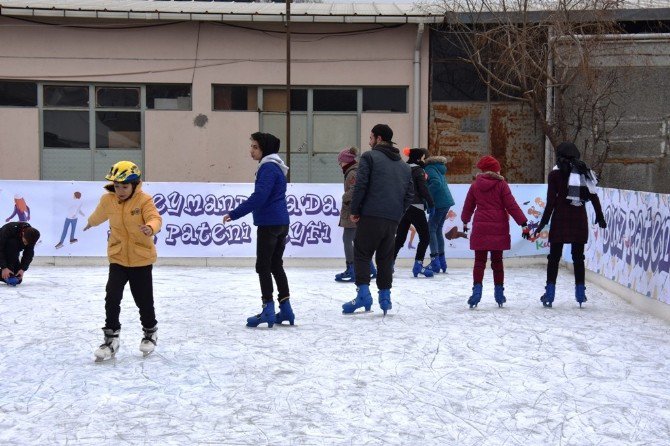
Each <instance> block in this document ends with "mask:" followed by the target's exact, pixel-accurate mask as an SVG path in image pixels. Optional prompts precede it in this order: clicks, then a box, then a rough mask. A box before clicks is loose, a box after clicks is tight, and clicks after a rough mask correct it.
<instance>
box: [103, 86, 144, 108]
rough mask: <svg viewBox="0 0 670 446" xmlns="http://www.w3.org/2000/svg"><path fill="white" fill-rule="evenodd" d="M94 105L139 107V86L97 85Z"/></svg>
mask: <svg viewBox="0 0 670 446" xmlns="http://www.w3.org/2000/svg"><path fill="white" fill-rule="evenodd" d="M95 98H96V99H95V100H96V104H95V106H96V107H130V108H140V89H139V88H117V87H97V88H96V89H95Z"/></svg>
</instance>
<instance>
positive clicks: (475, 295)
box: [468, 283, 482, 308]
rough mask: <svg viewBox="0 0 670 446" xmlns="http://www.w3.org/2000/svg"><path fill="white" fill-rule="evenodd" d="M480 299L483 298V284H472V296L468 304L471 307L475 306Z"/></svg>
mask: <svg viewBox="0 0 670 446" xmlns="http://www.w3.org/2000/svg"><path fill="white" fill-rule="evenodd" d="M480 300H482V284H481V283H475V284H474V285H473V286H472V296H470V298H469V299H468V305H470V308H475V307H476V306H477V304H479V301H480Z"/></svg>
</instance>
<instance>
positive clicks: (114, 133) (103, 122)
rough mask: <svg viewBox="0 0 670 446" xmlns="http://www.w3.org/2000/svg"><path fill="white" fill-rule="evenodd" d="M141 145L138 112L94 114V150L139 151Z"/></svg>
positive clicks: (98, 112) (102, 112) (101, 112)
mask: <svg viewBox="0 0 670 446" xmlns="http://www.w3.org/2000/svg"><path fill="white" fill-rule="evenodd" d="M141 145H142V122H141V117H140V113H139V112H118V111H96V112H95V146H96V148H98V149H139V148H141Z"/></svg>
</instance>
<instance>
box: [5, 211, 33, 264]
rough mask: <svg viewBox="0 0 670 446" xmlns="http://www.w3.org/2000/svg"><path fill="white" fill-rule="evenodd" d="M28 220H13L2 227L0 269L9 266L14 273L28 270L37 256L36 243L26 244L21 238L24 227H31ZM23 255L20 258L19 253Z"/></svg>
mask: <svg viewBox="0 0 670 446" xmlns="http://www.w3.org/2000/svg"><path fill="white" fill-rule="evenodd" d="M29 227H30V224H28V223H26V222H11V223H7V224H6V225H4V226H3V227H2V228H0V270H1V269H5V268H9V269H10V270H11V271H12V272H13V273H16V272H18V271H19V270H20V269H22V270H24V271H27V270H28V267H29V266H30V262H32V261H33V257H34V256H35V250H34V248H35V247H34V245H33V246H25V245H24V244H23V240H22V239H21V231H22V230H23V228H29ZM21 251H23V256H22V257H21V260H19V254H20V253H21Z"/></svg>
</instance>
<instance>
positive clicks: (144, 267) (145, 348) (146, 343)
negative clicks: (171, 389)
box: [84, 161, 163, 360]
mask: <svg viewBox="0 0 670 446" xmlns="http://www.w3.org/2000/svg"><path fill="white" fill-rule="evenodd" d="M141 175H142V172H141V171H140V169H139V167H137V165H135V163H133V162H131V161H119V162H118V163H116V164H114V165H113V166H112V168H111V169H110V170H109V174H107V175H106V176H105V179H107V180H109V181H112V184H107V185H106V186H105V189H106V190H107V191H108V193H106V194H104V195H103V196H102V197H101V198H100V203H98V206H97V208H96V209H95V211H93V214H91V216H90V217H89V218H88V224H87V225H86V227H85V228H84V231H86V230H88V229H89V228H91V227H93V226H98V225H99V224H101V223H104V222H105V221H107V220H109V228H110V233H109V237H108V240H107V257H108V258H109V276H108V279H107V287H106V292H107V294H106V296H105V313H106V320H105V326H104V327H103V329H102V331H103V332H104V335H105V339H104V342H103V344H102V345H100V347H99V348H98V349H97V350H96V351H95V356H96V358H98V359H99V360H106V359H110V358H112V357H114V356H115V355H116V352H117V351H118V349H119V345H120V341H119V334H120V331H121V323H120V322H119V314H120V312H121V299H122V298H123V289H124V287H125V285H126V283H128V282H130V292H131V293H132V295H133V299H135V304H136V305H137V307H138V308H139V310H140V321H141V322H142V330H143V331H144V337H143V338H142V341H141V342H140V350H141V351H142V352H143V353H144V355H145V356H146V355H148V354H149V353H151V352H152V351H153V350H154V348H155V346H156V342H157V340H158V337H157V334H156V331H157V321H156V314H155V311H154V296H153V278H152V273H151V271H152V268H153V264H154V263H155V262H156V245H155V244H154V240H153V236H154V234H156V233H158V231H160V229H161V225H162V222H163V221H162V219H161V216H160V214H159V213H158V210H157V209H156V205H155V204H154V201H153V198H152V197H151V195H149V194H146V193H144V192H143V191H142V181H141Z"/></svg>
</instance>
